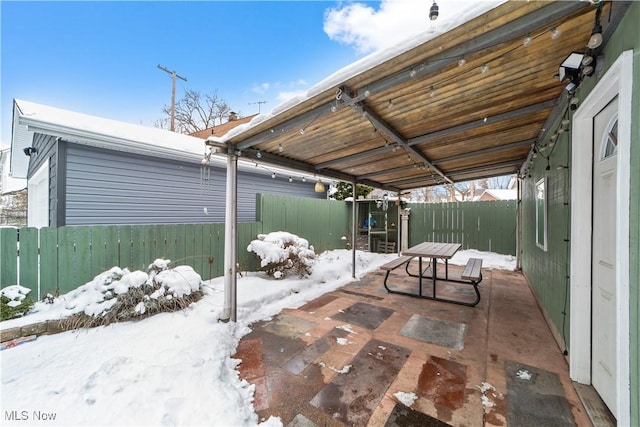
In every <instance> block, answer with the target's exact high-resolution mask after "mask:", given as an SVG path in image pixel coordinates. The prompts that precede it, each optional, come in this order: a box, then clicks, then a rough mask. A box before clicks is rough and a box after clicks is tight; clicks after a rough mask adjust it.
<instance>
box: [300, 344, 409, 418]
mask: <svg viewBox="0 0 640 427" xmlns="http://www.w3.org/2000/svg"><path fill="white" fill-rule="evenodd" d="M410 354H411V351H410V350H408V349H406V348H403V347H399V346H396V345H393V344H390V343H387V342H383V341H379V340H371V341H369V342H368V343H367V344H366V345H365V346H364V347H363V348H362V349H361V350H360V351H359V352H358V354H357V355H356V356H355V357H354V359H353V362H352V368H351V370H350V371H349V372H347V373H346V374H340V375H338V376H337V377H336V378H335V380H334V381H333V382H331V383H329V384H327V385H326V386H325V387H324V388H323V389H322V390H320V392H319V393H318V394H316V395H315V397H314V398H313V399H312V400H311V402H310V403H311V405H312V406H315V407H316V408H319V409H321V410H322V411H323V412H325V413H326V414H328V415H330V416H332V417H333V418H335V419H337V420H339V421H341V422H343V423H346V424H347V425H357V426H364V425H366V424H367V421H368V420H369V418H370V417H371V414H372V413H373V411H374V409H375V408H376V407H377V405H378V403H379V402H380V400H381V399H382V397H383V396H384V394H385V391H386V390H387V388H389V386H390V385H391V383H392V382H393V381H394V380H395V379H396V376H397V375H398V373H399V372H400V369H402V366H404V364H405V362H406V360H407V358H408V357H409V355H410Z"/></svg>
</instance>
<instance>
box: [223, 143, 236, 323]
mask: <svg viewBox="0 0 640 427" xmlns="http://www.w3.org/2000/svg"><path fill="white" fill-rule="evenodd" d="M237 183H238V155H237V153H236V152H235V151H234V150H233V149H232V148H228V151H227V189H226V207H225V217H224V307H223V310H222V317H221V318H220V320H222V321H223V322H228V321H229V320H231V321H232V322H235V321H237V300H236V297H237V277H238V276H237V274H236V272H237V260H236V256H237V247H238V233H237V228H238V209H237V207H238V186H237Z"/></svg>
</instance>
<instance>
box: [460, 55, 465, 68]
mask: <svg viewBox="0 0 640 427" xmlns="http://www.w3.org/2000/svg"><path fill="white" fill-rule="evenodd" d="M466 63H467V60H466V59H464V56H463V57H462V58H460V59H458V67H464V64H466Z"/></svg>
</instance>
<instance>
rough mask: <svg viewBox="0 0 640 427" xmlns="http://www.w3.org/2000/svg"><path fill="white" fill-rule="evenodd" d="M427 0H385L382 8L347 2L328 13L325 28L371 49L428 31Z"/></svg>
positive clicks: (334, 37)
mask: <svg viewBox="0 0 640 427" xmlns="http://www.w3.org/2000/svg"><path fill="white" fill-rule="evenodd" d="M430 5H431V3H430V2H425V1H424V0H382V2H381V3H380V6H379V8H378V9H375V8H373V7H371V6H369V5H367V4H364V3H344V4H341V5H339V6H337V7H335V8H330V9H327V10H326V11H325V14H324V31H325V33H327V35H328V36H329V38H330V39H331V40H334V41H337V42H339V43H343V44H346V45H351V46H353V47H354V48H355V49H356V51H357V52H358V53H369V52H372V51H375V50H379V49H383V48H385V47H388V46H392V45H395V44H397V43H398V42H399V41H401V40H404V39H406V38H408V37H410V36H411V35H414V34H418V33H420V32H423V31H425V29H427V28H428V24H429V7H430Z"/></svg>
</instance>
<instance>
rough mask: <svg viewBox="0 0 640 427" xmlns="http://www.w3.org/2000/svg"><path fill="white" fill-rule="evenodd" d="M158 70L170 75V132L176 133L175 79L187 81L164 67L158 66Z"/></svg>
mask: <svg viewBox="0 0 640 427" xmlns="http://www.w3.org/2000/svg"><path fill="white" fill-rule="evenodd" d="M158 68H159V69H161V70H162V71H164V72H165V73H167V74H170V75H171V132H175V131H176V124H175V122H176V77H177V78H179V79H180V80H184V81H185V82H186V81H187V78H186V77H182V76H179V75H178V74H176V72H175V71H169V70H168V69H166V68H165V67H162V66H160V64H158Z"/></svg>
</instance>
